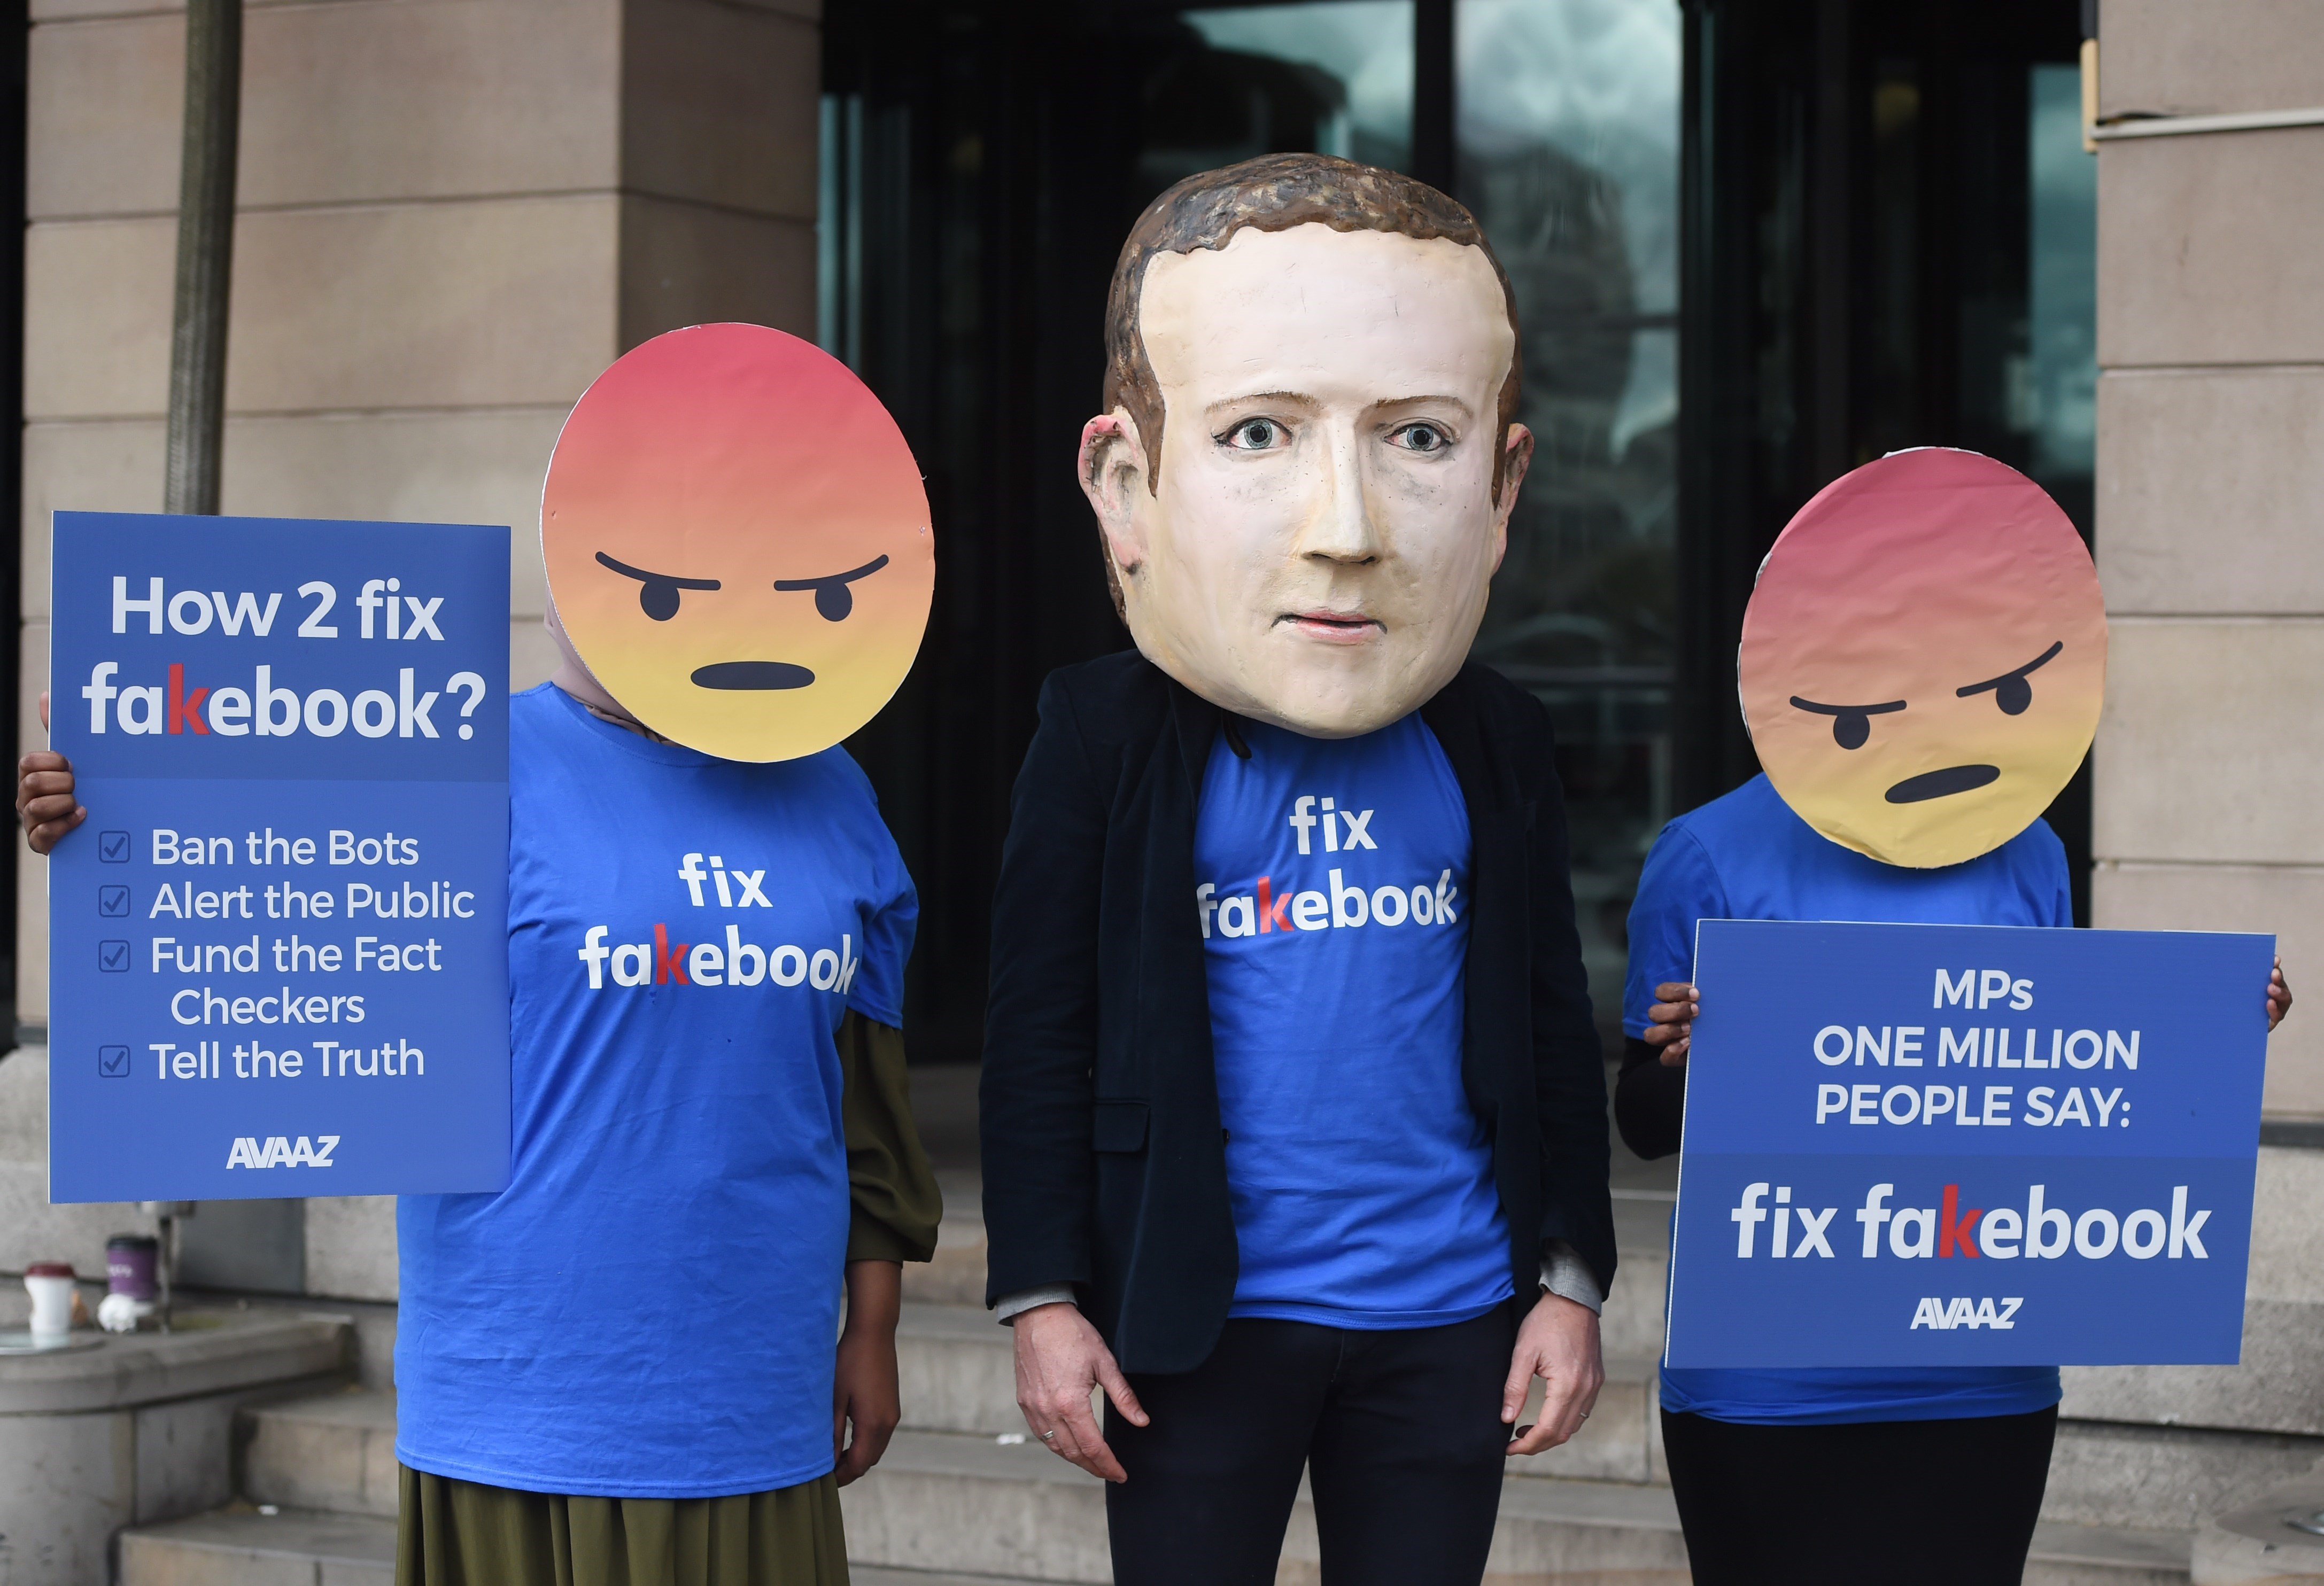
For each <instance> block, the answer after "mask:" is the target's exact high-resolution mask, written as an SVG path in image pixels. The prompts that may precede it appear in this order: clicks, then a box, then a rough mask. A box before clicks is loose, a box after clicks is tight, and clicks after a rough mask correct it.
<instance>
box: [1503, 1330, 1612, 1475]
mask: <svg viewBox="0 0 2324 1586" xmlns="http://www.w3.org/2000/svg"><path fill="white" fill-rule="evenodd" d="M1536 1377H1538V1378H1541V1379H1543V1381H1544V1382H1545V1383H1546V1384H1547V1387H1546V1388H1545V1389H1544V1392H1543V1397H1542V1403H1541V1419H1540V1420H1538V1421H1536V1422H1535V1423H1534V1424H1533V1425H1530V1426H1518V1425H1517V1415H1518V1414H1519V1413H1520V1412H1522V1411H1523V1410H1524V1408H1525V1402H1526V1394H1528V1393H1530V1392H1531V1391H1532V1390H1533V1379H1535V1378H1536ZM1605 1383H1606V1367H1605V1363H1604V1362H1603V1361H1602V1360H1600V1358H1599V1353H1598V1313H1597V1312H1595V1311H1593V1310H1591V1308H1590V1307H1589V1306H1587V1305H1576V1304H1575V1303H1574V1302H1573V1301H1572V1300H1569V1299H1567V1298H1565V1297H1564V1296H1562V1295H1554V1294H1545V1295H1543V1296H1541V1299H1540V1301H1539V1303H1538V1304H1536V1305H1535V1306H1534V1308H1533V1309H1532V1310H1530V1311H1528V1312H1526V1319H1525V1325H1524V1326H1522V1327H1520V1328H1518V1329H1517V1350H1516V1351H1515V1352H1514V1353H1513V1354H1511V1355H1510V1357H1509V1379H1508V1382H1506V1383H1504V1384H1503V1385H1502V1387H1501V1424H1502V1425H1505V1426H1512V1427H1516V1430H1515V1432H1514V1433H1513V1434H1511V1436H1510V1439H1509V1446H1508V1451H1507V1452H1509V1453H1512V1454H1532V1453H1539V1452H1541V1451H1542V1450H1544V1449H1545V1448H1555V1447H1556V1446H1557V1445H1558V1444H1559V1443H1563V1442H1564V1441H1565V1440H1566V1439H1567V1438H1569V1437H1572V1435H1573V1434H1575V1433H1577V1432H1579V1431H1581V1430H1582V1422H1584V1421H1587V1420H1588V1419H1589V1418H1590V1411H1591V1407H1592V1406H1595V1405H1596V1404H1597V1403H1598V1390H1599V1389H1600V1388H1602V1387H1604V1386H1605Z"/></svg>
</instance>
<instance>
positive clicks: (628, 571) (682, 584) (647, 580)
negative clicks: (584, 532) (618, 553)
mask: <svg viewBox="0 0 2324 1586" xmlns="http://www.w3.org/2000/svg"><path fill="white" fill-rule="evenodd" d="M597 560H598V561H599V562H601V563H603V564H604V566H606V567H611V568H613V571H614V572H616V573H619V574H620V575H621V576H622V577H624V578H635V579H636V580H637V581H638V582H639V583H641V584H667V585H669V586H670V587H671V588H672V589H715V588H717V587H718V580H717V579H715V578H678V577H674V576H671V575H669V574H668V573H649V572H647V571H646V570H645V569H644V568H643V567H632V566H630V564H629V563H627V562H617V561H615V560H614V559H613V558H611V557H609V556H607V555H606V554H605V553H604V551H602V550H601V551H599V552H598V553H597Z"/></svg>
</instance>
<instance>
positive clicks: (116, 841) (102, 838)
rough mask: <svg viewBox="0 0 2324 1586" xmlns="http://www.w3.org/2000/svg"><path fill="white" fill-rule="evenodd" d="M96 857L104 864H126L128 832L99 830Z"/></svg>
mask: <svg viewBox="0 0 2324 1586" xmlns="http://www.w3.org/2000/svg"><path fill="white" fill-rule="evenodd" d="M97 859H98V860H99V861H100V862H103V863H106V864H127V863H128V862H129V834H128V833H126V832H99V833H98V834H97Z"/></svg>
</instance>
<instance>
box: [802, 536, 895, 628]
mask: <svg viewBox="0 0 2324 1586" xmlns="http://www.w3.org/2000/svg"><path fill="white" fill-rule="evenodd" d="M887 565H888V557H887V553H886V552H884V551H882V552H881V554H880V555H878V556H876V557H873V558H871V560H870V561H868V562H866V563H864V564H863V565H862V567H854V568H851V569H850V570H848V571H847V572H844V573H826V574H825V575H824V576H822V577H820V578H778V579H776V580H775V590H776V593H778V594H781V595H788V594H792V593H795V592H797V591H800V590H807V589H812V590H814V591H815V609H816V613H818V614H819V615H820V616H821V617H822V618H823V620H824V621H825V622H843V621H844V620H845V619H846V616H847V613H850V612H852V611H853V610H854V609H855V596H854V595H853V594H852V593H851V592H850V591H849V589H848V587H847V586H849V585H850V584H853V583H854V582H855V580H857V579H858V578H868V577H870V576H871V575H872V574H874V573H876V572H878V571H879V570H880V569H881V568H882V567H886V566H887Z"/></svg>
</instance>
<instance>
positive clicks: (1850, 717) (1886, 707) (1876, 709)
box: [1792, 694, 1904, 749]
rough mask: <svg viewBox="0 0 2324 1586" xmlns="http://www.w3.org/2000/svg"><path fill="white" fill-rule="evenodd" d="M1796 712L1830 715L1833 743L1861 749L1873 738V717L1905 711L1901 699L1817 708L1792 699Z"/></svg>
mask: <svg viewBox="0 0 2324 1586" xmlns="http://www.w3.org/2000/svg"><path fill="white" fill-rule="evenodd" d="M1792 706H1793V708H1794V709H1795V710H1804V711H1812V712H1813V713H1814V714H1815V715H1820V716H1831V718H1832V724H1831V741H1832V742H1835V743H1837V744H1839V745H1840V747H1841V748H1842V749H1861V748H1863V747H1864V744H1865V741H1866V740H1867V739H1868V738H1870V737H1871V736H1872V718H1873V717H1874V716H1885V715H1888V714H1890V713H1891V712H1893V711H1900V710H1903V709H1904V701H1903V700H1901V699H1891V700H1887V701H1885V702H1884V703H1882V704H1879V705H1818V704H1817V703H1816V702H1815V701H1814V700H1812V699H1802V698H1801V697H1800V696H1798V695H1796V694H1794V695H1793V696H1792Z"/></svg>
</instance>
